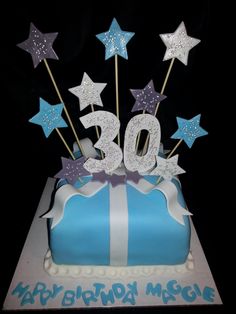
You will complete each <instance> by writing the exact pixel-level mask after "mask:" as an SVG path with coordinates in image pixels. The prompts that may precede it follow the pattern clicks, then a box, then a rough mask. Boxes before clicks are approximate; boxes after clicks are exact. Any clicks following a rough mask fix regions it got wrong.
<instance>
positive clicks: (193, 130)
mask: <svg viewBox="0 0 236 314" xmlns="http://www.w3.org/2000/svg"><path fill="white" fill-rule="evenodd" d="M200 118H201V115H200V114H198V115H197V116H195V117H194V118H192V119H190V120H185V119H183V118H179V117H177V123H178V130H177V131H176V132H175V133H174V134H173V135H172V136H171V138H175V139H181V140H184V141H185V143H186V144H187V145H188V147H189V148H191V147H192V145H193V143H194V141H195V140H196V139H197V138H198V137H201V136H204V135H207V134H208V132H207V131H205V130H204V129H203V128H202V127H200V125H199V123H200Z"/></svg>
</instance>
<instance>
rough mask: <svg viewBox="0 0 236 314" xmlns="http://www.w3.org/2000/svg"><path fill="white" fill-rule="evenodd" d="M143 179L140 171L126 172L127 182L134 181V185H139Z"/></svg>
mask: <svg viewBox="0 0 236 314" xmlns="http://www.w3.org/2000/svg"><path fill="white" fill-rule="evenodd" d="M142 178H143V177H142V176H141V175H140V174H139V173H138V171H128V170H126V180H127V181H128V180H129V181H133V182H134V183H139V180H140V179H142Z"/></svg>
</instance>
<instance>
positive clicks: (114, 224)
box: [47, 176, 191, 266]
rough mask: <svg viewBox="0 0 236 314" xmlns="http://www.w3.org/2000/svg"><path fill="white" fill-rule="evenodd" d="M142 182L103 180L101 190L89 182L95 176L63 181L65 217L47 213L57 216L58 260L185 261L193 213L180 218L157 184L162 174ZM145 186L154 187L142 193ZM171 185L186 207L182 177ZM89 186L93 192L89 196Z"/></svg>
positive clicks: (53, 228)
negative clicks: (110, 181)
mask: <svg viewBox="0 0 236 314" xmlns="http://www.w3.org/2000/svg"><path fill="white" fill-rule="evenodd" d="M141 181H142V182H140V181H139V183H137V184H133V183H132V182H130V181H126V182H124V183H123V184H120V185H118V186H115V187H113V186H112V185H111V183H103V184H102V183H97V184H98V185H99V184H100V186H99V188H97V187H94V186H89V185H91V184H92V185H93V184H95V185H96V183H95V182H93V181H92V180H91V177H84V178H83V183H82V184H81V183H80V182H79V181H78V182H77V183H76V184H75V187H72V186H71V185H69V184H64V185H62V186H60V185H59V186H60V187H59V188H58V191H57V192H56V197H55V198H57V200H56V199H55V203H57V211H59V212H60V215H59V216H60V217H58V215H57V219H56V218H55V217H54V216H53V214H52V215H51V216H50V215H49V216H47V217H53V218H51V219H49V226H48V227H49V228H48V229H49V243H50V249H51V254H52V259H53V261H54V263H55V264H66V265H107V266H108V265H115V266H134V265H176V264H183V263H184V262H185V261H186V259H187V256H188V253H189V249H190V234H191V229H190V222H189V217H188V214H186V213H184V214H183V215H182V221H178V219H176V217H174V215H173V213H171V211H170V210H169V208H168V197H167V196H166V195H165V193H164V192H163V191H164V188H163V189H158V188H155V187H156V186H155V184H154V183H155V182H156V181H157V177H155V176H145V177H143V178H142V180H141ZM145 184H147V185H148V186H152V187H154V188H152V189H150V190H149V191H148V192H147V191H142V188H143V187H142V186H144V185H145ZM168 184H169V185H171V187H173V188H174V189H176V195H177V201H178V204H180V205H181V206H182V207H183V208H184V207H186V206H185V201H184V198H183V195H182V192H181V188H180V183H179V181H178V180H177V179H176V178H173V179H172V182H168ZM158 186H159V185H158ZM158 186H157V187H158ZM89 188H91V189H92V190H93V193H92V195H91V193H90V192H89V193H90V195H89V193H87V194H86V189H89ZM63 189H64V190H63ZM67 190H69V192H68V191H67ZM77 191H80V192H79V193H78V192H77ZM84 191H85V192H84ZM57 194H58V195H57ZM114 195H115V196H114ZM62 203H63V204H62ZM54 207H55V206H54ZM58 208H60V209H58ZM114 208H115V209H114ZM124 208H125V210H124ZM53 211H55V209H53V210H52V211H51V213H53ZM55 220H56V223H55Z"/></svg>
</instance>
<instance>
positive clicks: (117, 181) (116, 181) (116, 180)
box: [108, 174, 126, 187]
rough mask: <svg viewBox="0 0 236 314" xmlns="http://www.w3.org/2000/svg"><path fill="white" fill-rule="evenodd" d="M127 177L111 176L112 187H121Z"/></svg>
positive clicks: (109, 179)
mask: <svg viewBox="0 0 236 314" xmlns="http://www.w3.org/2000/svg"><path fill="white" fill-rule="evenodd" d="M125 177H126V176H125V175H121V176H119V175H117V174H112V175H111V176H109V178H108V181H109V182H110V183H111V185H112V186H113V187H115V186H117V185H120V184H124V183H125Z"/></svg>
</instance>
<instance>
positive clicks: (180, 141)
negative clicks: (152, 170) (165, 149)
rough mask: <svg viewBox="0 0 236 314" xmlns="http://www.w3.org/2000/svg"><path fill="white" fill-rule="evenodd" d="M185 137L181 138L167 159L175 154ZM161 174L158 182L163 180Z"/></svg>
mask: <svg viewBox="0 0 236 314" xmlns="http://www.w3.org/2000/svg"><path fill="white" fill-rule="evenodd" d="M182 141H183V139H182V138H181V139H180V140H179V141H178V143H177V144H176V145H175V147H174V148H173V149H172V151H171V152H170V153H169V155H168V156H167V158H166V159H169V158H170V157H171V156H172V155H173V154H174V152H175V151H176V149H177V148H178V147H179V145H180V144H181V143H182ZM161 178H162V177H161V176H160V177H159V178H158V180H157V184H158V183H159V182H160V181H161Z"/></svg>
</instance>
